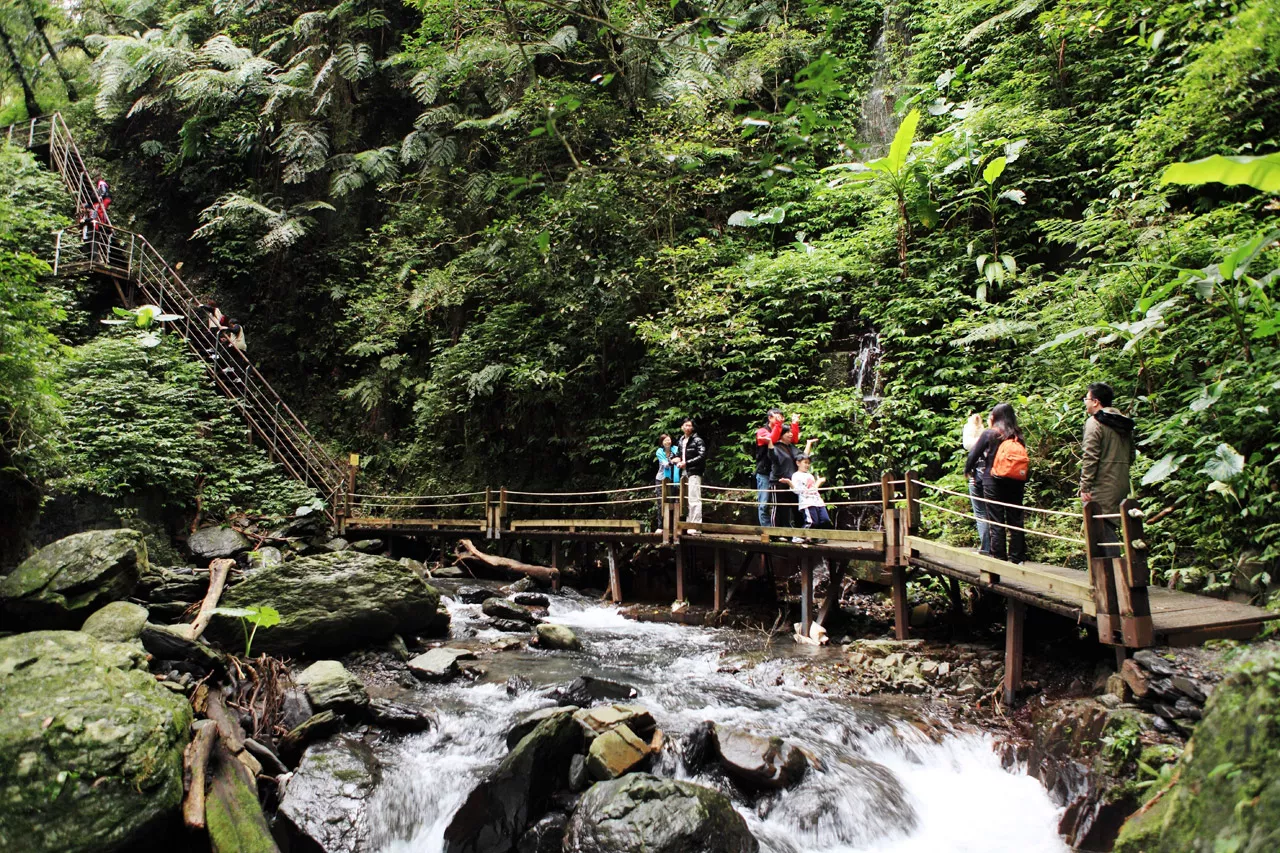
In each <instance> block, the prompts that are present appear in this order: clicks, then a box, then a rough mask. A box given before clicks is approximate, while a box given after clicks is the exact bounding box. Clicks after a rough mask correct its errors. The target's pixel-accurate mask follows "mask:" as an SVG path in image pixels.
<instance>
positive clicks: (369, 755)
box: [279, 735, 380, 853]
mask: <svg viewBox="0 0 1280 853" xmlns="http://www.w3.org/2000/svg"><path fill="white" fill-rule="evenodd" d="M379 776H380V768H379V766H378V761H377V759H376V758H375V757H374V755H373V752H372V751H371V750H370V749H369V748H368V747H367V746H365V745H364V744H363V743H361V742H360V741H358V740H355V739H354V738H349V737H344V736H342V735H339V736H337V737H333V738H330V739H329V740H327V741H324V742H323V743H317V744H313V745H312V746H309V747H307V751H306V752H305V753H304V754H303V756H302V762H301V763H300V764H299V765H298V769H297V770H296V771H294V774H293V777H292V778H291V779H290V780H289V782H288V784H287V785H286V786H285V788H284V792H283V794H282V796H281V800H280V810H279V811H280V814H281V815H282V816H283V817H284V818H285V819H286V820H288V821H289V823H290V824H292V825H293V827H294V829H296V830H297V831H298V832H300V833H301V834H302V835H305V836H306V837H307V838H310V839H311V840H312V841H313V842H315V843H316V844H317V845H318V846H319V849H321V850H323V851H325V853H349V851H353V850H361V849H363V848H364V847H365V845H366V842H367V841H368V838H369V827H368V822H367V819H366V817H365V803H366V801H367V800H368V798H369V794H370V793H371V792H372V791H373V789H374V787H375V786H376V785H377V783H378V779H379Z"/></svg>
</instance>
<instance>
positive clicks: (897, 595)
mask: <svg viewBox="0 0 1280 853" xmlns="http://www.w3.org/2000/svg"><path fill="white" fill-rule="evenodd" d="M889 573H890V575H891V578H892V579H891V581H890V583H891V586H892V589H893V635H894V637H896V638H897V639H899V640H906V639H909V638H910V635H911V614H910V613H909V612H908V609H907V568H906V566H892V567H890V569H889Z"/></svg>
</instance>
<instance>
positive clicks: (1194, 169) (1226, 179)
mask: <svg viewBox="0 0 1280 853" xmlns="http://www.w3.org/2000/svg"><path fill="white" fill-rule="evenodd" d="M1160 183H1162V184H1187V185H1190V186H1198V185H1199V184H1226V185H1227V186H1236V185H1238V184H1247V185H1249V186H1251V187H1253V188H1254V189H1258V190H1262V191H1263V192H1264V193H1274V192H1280V153H1275V154H1264V155H1262V156H1260V157H1223V156H1221V155H1217V154H1215V155H1214V156H1212V157H1205V158H1204V159H1202V160H1193V161H1191V162H1190V163H1174V164H1173V165H1172V166H1169V167H1168V168H1167V169H1165V170H1164V174H1163V175H1161V176H1160Z"/></svg>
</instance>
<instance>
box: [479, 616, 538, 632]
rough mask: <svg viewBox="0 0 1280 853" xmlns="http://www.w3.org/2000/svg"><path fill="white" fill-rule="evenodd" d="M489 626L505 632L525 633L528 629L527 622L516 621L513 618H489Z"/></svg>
mask: <svg viewBox="0 0 1280 853" xmlns="http://www.w3.org/2000/svg"><path fill="white" fill-rule="evenodd" d="M489 627H491V628H493V629H494V630H495V631H502V632H503V633H506V634H525V633H528V631H529V623H527V622H517V621H515V620H514V619H490V620H489Z"/></svg>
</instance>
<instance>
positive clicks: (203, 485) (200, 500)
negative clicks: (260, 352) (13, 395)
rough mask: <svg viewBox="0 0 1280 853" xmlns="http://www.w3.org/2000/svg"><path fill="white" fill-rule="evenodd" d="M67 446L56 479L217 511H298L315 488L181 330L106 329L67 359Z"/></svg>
mask: <svg viewBox="0 0 1280 853" xmlns="http://www.w3.org/2000/svg"><path fill="white" fill-rule="evenodd" d="M60 390H61V392H62V396H63V399H64V400H65V401H66V403H65V417H66V432H65V436H66V440H67V449H66V451H65V460H64V464H63V470H64V471H65V473H64V475H63V476H62V477H60V478H59V479H57V480H55V481H54V482H53V484H52V485H53V486H54V487H55V488H57V489H59V490H61V491H65V492H71V493H75V492H80V491H83V492H86V493H89V494H95V495H101V496H103V497H107V498H113V499H118V500H119V501H120V503H121V504H123V505H125V506H128V505H130V504H131V503H135V502H140V501H146V502H147V503H160V504H162V505H165V506H169V507H173V508H177V509H185V510H188V511H190V510H195V509H200V510H203V511H205V512H207V513H209V514H211V515H214V516H222V515H225V514H226V513H227V512H228V511H229V510H230V509H232V508H237V509H245V510H249V511H255V510H256V511H260V512H263V513H266V514H270V515H285V514H288V515H292V514H293V511H294V508H295V507H297V506H299V505H302V504H309V503H310V502H311V500H312V498H313V495H312V494H311V491H310V490H309V489H307V488H306V487H304V486H302V485H301V484H299V483H296V482H294V481H293V480H290V479H287V478H286V477H284V476H283V475H282V474H281V473H280V471H279V469H278V468H277V467H276V466H275V465H273V464H272V463H271V462H270V461H269V460H268V459H267V457H266V454H265V453H263V452H262V451H261V450H259V449H257V448H254V447H251V446H249V445H247V444H246V442H245V440H244V429H243V427H242V426H240V424H239V423H238V422H237V418H236V416H235V413H234V412H233V411H232V410H231V409H230V407H228V405H227V403H226V401H225V400H223V399H222V398H221V397H219V396H218V394H217V393H216V392H215V391H213V389H212V387H211V386H210V383H209V381H208V378H207V377H206V376H205V372H204V367H203V366H202V365H200V364H198V363H196V362H194V361H193V360H191V359H190V358H189V357H188V356H187V354H186V352H185V347H183V346H182V344H181V343H180V342H176V341H175V339H174V338H173V337H172V336H162V339H161V342H160V343H159V344H158V345H157V346H154V347H147V346H142V345H140V343H139V341H138V339H137V337H136V333H134V332H133V331H121V332H113V333H107V334H103V335H101V336H99V337H97V338H95V339H93V340H92V341H90V342H89V343H87V344H84V345H82V346H80V347H77V348H76V350H75V353H74V357H73V358H72V359H71V360H70V361H69V362H68V364H67V365H66V368H65V375H64V377H63V380H62V383H61V388H60Z"/></svg>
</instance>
